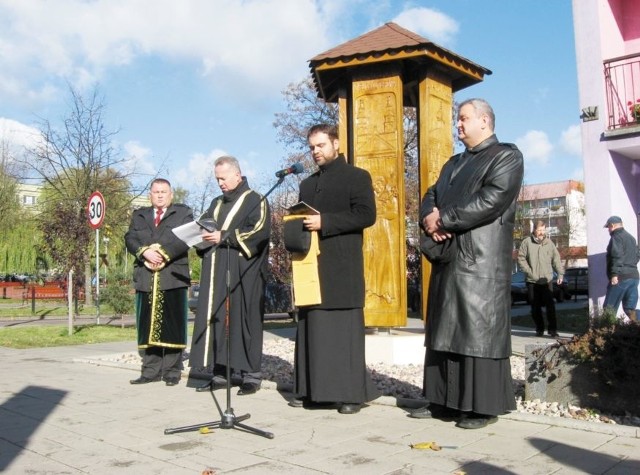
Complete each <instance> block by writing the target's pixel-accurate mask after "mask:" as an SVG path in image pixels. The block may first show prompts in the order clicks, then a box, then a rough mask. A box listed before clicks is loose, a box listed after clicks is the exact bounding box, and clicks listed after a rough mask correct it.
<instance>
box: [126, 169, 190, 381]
mask: <svg viewBox="0 0 640 475" xmlns="http://www.w3.org/2000/svg"><path fill="white" fill-rule="evenodd" d="M149 196H150V199H151V204H152V206H151V207H145V208H140V209H138V210H136V211H134V212H133V215H132V217H131V223H130V225H129V229H128V231H127V233H126V234H125V237H124V239H125V244H126V246H127V250H128V251H129V252H130V253H131V254H133V255H134V256H135V257H136V260H135V262H134V265H133V282H134V287H135V289H136V328H137V330H138V349H139V350H140V352H141V354H142V371H141V373H142V374H141V375H140V377H139V378H137V379H132V380H131V381H130V383H131V384H146V383H152V382H155V381H160V379H163V380H164V381H165V383H166V385H167V386H175V385H176V384H178V382H179V381H180V374H181V372H182V350H183V349H184V348H186V346H187V313H188V311H189V310H188V308H187V289H188V287H189V285H190V283H191V281H190V277H189V258H188V251H189V246H188V245H187V244H185V243H184V242H183V241H182V240H180V239H178V237H177V236H176V235H175V234H174V233H173V232H172V229H173V228H175V227H178V226H181V225H183V224H186V223H190V222H191V221H193V213H192V212H191V208H189V207H187V206H185V205H183V204H172V199H173V193H172V191H171V184H170V183H169V182H168V181H167V180H165V179H163V178H157V179H155V180H153V182H152V183H151V189H150V193H149Z"/></svg>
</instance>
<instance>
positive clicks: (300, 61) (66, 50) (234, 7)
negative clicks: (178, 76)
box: [0, 0, 333, 96]
mask: <svg viewBox="0 0 640 475" xmlns="http://www.w3.org/2000/svg"><path fill="white" fill-rule="evenodd" d="M318 4H319V2H316V1H313V0H254V1H251V0H249V1H243V2H237V1H235V0H216V1H209V0H181V1H179V2H176V1H174V0H154V1H149V0H94V1H91V2H87V1H85V0H60V1H57V2H42V1H39V0H21V1H20V2H15V1H12V0H0V65H2V68H1V70H2V73H1V74H2V77H1V78H0V79H5V80H3V81H0V84H4V86H0V94H2V93H4V94H10V93H11V94H20V95H22V96H28V95H35V96H39V95H43V94H50V91H49V89H50V88H51V87H52V84H59V81H60V80H62V79H65V80H68V81H69V82H71V83H72V84H73V85H74V86H77V87H81V86H83V85H87V84H92V83H93V82H94V81H97V80H100V78H101V77H102V75H103V74H104V72H105V71H106V70H107V69H108V68H111V67H118V66H121V65H126V64H129V63H131V62H132V61H134V60H135V59H137V58H138V57H140V56H144V55H154V56H159V57H162V58H164V59H169V60H174V61H177V62H182V63H186V64H188V63H193V65H194V66H195V65H197V64H200V65H201V74H202V75H203V76H205V77H207V78H210V79H211V80H212V82H213V83H214V85H215V86H216V87H218V86H220V85H221V84H220V80H221V79H222V77H224V78H225V84H227V85H234V86H235V87H234V89H236V90H237V89H243V88H244V87H246V86H253V87H252V88H251V89H250V90H253V91H256V92H255V93H256V94H259V93H260V91H262V93H264V90H265V89H268V90H270V91H272V90H274V89H275V90H276V91H279V90H280V89H281V88H282V87H283V86H284V85H286V84H287V83H288V82H290V81H292V80H297V79H298V78H299V77H300V76H301V75H302V74H305V73H306V61H307V60H308V59H309V58H310V57H312V56H313V55H314V54H317V53H318V52H319V51H322V50H323V49H324V48H327V47H329V45H327V40H326V38H327V35H326V31H327V29H329V28H331V21H329V19H327V18H326V17H323V15H324V14H325V13H323V12H324V10H322V11H321V9H320V7H319V6H318ZM151 11H152V13H151ZM326 14H328V15H331V14H333V10H332V9H329V11H328V13H326Z"/></svg>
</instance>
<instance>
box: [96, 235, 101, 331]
mask: <svg viewBox="0 0 640 475" xmlns="http://www.w3.org/2000/svg"><path fill="white" fill-rule="evenodd" d="M96 325H100V229H99V228H98V229H96Z"/></svg>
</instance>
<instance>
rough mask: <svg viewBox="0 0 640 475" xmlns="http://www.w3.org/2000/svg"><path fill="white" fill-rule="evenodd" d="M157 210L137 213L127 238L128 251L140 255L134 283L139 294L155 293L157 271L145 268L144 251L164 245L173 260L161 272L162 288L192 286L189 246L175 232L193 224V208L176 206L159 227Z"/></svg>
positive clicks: (142, 209) (170, 208) (143, 210)
mask: <svg viewBox="0 0 640 475" xmlns="http://www.w3.org/2000/svg"><path fill="white" fill-rule="evenodd" d="M154 216H155V215H154V209H153V207H145V208H139V209H137V210H135V211H134V212H133V215H132V216H131V223H130V224H129V230H128V231H127V233H126V234H125V236H124V241H125V244H126V246H127V251H129V252H130V253H131V254H133V255H134V256H136V260H135V263H134V265H133V284H134V287H135V289H136V290H137V291H139V292H151V284H152V281H153V272H152V271H150V270H149V269H147V268H146V267H145V265H144V258H141V257H138V256H141V254H142V252H144V250H145V249H147V248H148V247H149V246H151V245H152V244H160V246H161V249H162V252H163V253H164V254H166V255H167V256H168V257H169V261H168V263H167V265H166V266H165V267H164V268H163V269H162V270H161V271H160V289H161V290H171V289H179V288H184V287H189V285H190V284H191V277H190V275H189V257H188V252H189V246H188V245H187V244H186V243H185V242H184V241H182V240H181V239H179V238H178V237H177V236H176V235H175V234H173V231H172V229H173V228H176V227H178V226H181V225H183V224H186V223H190V222H191V221H193V213H192V211H191V208H189V207H188V206H185V205H183V204H172V205H171V206H169V207H168V208H167V210H166V211H165V213H164V215H163V217H162V220H161V221H160V224H159V225H158V227H156V226H155V224H154Z"/></svg>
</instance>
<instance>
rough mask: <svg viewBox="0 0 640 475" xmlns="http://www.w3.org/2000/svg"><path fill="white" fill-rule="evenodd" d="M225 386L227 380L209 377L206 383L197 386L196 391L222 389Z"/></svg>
mask: <svg viewBox="0 0 640 475" xmlns="http://www.w3.org/2000/svg"><path fill="white" fill-rule="evenodd" d="M226 387H227V382H226V381H225V380H223V379H220V378H215V377H214V378H213V379H210V380H209V381H208V382H207V383H206V384H203V385H202V386H198V387H197V388H196V391H197V392H199V393H201V392H205V391H215V390H216V389H222V388H226Z"/></svg>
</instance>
